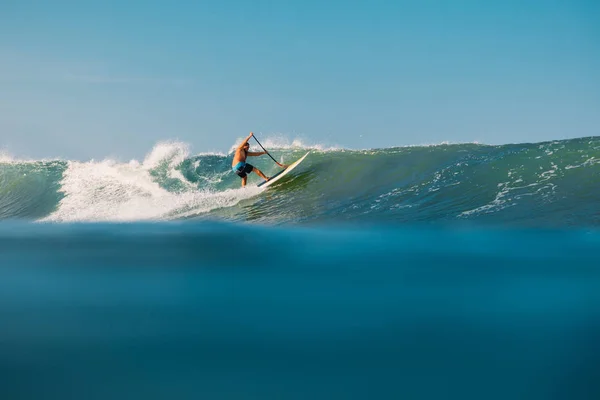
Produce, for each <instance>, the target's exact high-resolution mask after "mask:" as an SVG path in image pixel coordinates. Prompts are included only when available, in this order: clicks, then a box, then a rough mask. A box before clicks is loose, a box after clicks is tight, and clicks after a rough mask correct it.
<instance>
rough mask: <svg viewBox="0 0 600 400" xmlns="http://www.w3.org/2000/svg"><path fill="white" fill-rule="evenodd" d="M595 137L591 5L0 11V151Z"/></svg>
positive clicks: (81, 6)
mask: <svg viewBox="0 0 600 400" xmlns="http://www.w3.org/2000/svg"><path fill="white" fill-rule="evenodd" d="M250 130H253V131H254V132H256V133H257V134H260V135H261V136H260V137H266V136H270V135H273V134H276V133H281V134H284V135H285V136H287V137H288V138H289V139H294V138H296V137H300V138H304V139H305V140H306V141H308V142H311V143H322V144H328V145H334V144H335V145H340V146H344V147H348V148H373V147H389V146H398V145H408V144H422V143H439V142H442V141H451V142H465V141H468V142H471V141H479V142H483V143H491V144H496V143H507V142H523V141H527V142H532V141H541V140H547V139H560V138H569V137H579V136H588V135H600V1H597V0H587V1H585V0H564V1H556V0H543V1H530V0H520V1H513V0H503V1H493V0H489V1H483V0H481V1H461V0H453V1H450V0H449V1H429V0H415V1H402V0H394V1H379V0H370V1H351V0H348V1H337V0H332V1H315V0H302V1H297V0H286V1H283V0H281V1H261V0H247V1H235V0H218V1H215V0H213V1H187V2H183V1H176V0H171V1H166V0H165V1H150V0H148V1H103V2H100V1H95V2H87V1H69V2H64V1H60V0H57V1H38V2H32V1H27V0H5V1H2V2H0V148H4V149H8V150H9V152H10V153H12V154H13V155H17V156H29V157H54V156H60V157H65V158H77V159H86V158H90V157H93V158H103V157H105V156H113V157H119V158H123V159H128V158H132V157H136V158H139V157H143V155H144V154H145V153H147V152H148V151H149V150H150V149H151V148H152V146H153V145H154V144H155V143H156V142H158V141H161V140H170V139H178V140H180V141H183V142H186V143H189V144H190V145H191V147H192V151H193V152H203V151H215V150H216V151H227V150H228V149H229V148H230V146H231V145H232V144H233V142H234V141H235V140H236V139H237V138H240V137H242V136H245V135H246V134H247V133H248V132H249V131H250Z"/></svg>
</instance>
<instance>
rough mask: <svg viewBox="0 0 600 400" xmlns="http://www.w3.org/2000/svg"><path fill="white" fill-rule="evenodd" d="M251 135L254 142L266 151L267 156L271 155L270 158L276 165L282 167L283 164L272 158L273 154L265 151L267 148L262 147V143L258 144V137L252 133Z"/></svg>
mask: <svg viewBox="0 0 600 400" xmlns="http://www.w3.org/2000/svg"><path fill="white" fill-rule="evenodd" d="M252 137H253V138H254V140H256V143H258V145H259V146H260V147H261V148H262V149H263V150H264V151H265V153H267V155H268V156H269V157H271V160H273V161H275V164H277V165H279V166H280V167H282V168H283V166H282V165H281V164H279V163H278V162H277V160H276V159H274V158H273V156H272V155H271V154H269V152H268V151H267V149H265V148H264V147H263V145H262V144H260V142H259V141H258V139H257V138H256V136H254V135H252Z"/></svg>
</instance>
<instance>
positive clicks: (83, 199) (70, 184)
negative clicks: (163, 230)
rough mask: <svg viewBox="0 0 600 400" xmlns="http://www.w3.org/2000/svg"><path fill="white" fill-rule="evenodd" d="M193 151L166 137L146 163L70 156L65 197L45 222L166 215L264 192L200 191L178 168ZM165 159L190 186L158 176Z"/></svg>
mask: <svg viewBox="0 0 600 400" xmlns="http://www.w3.org/2000/svg"><path fill="white" fill-rule="evenodd" d="M188 155H189V151H188V147H187V145H185V144H182V143H177V142H163V143H159V144H157V145H156V146H155V147H154V149H153V150H152V151H151V152H150V153H149V154H148V155H147V156H146V157H145V159H144V161H143V162H141V163H140V162H138V161H136V160H131V161H130V162H128V163H119V162H116V161H114V160H103V161H99V162H96V161H89V162H78V161H70V162H69V164H68V168H67V170H66V171H65V173H64V176H63V180H62V182H61V185H62V186H61V191H62V192H63V193H64V194H65V197H64V198H63V199H62V200H61V202H60V204H59V207H58V209H57V210H56V211H55V212H54V213H52V214H51V215H49V216H48V217H46V218H44V219H42V220H41V221H44V222H45V221H57V222H62V221H137V220H165V219H172V218H176V217H181V216H182V215H188V216H189V215H196V214H199V213H202V212H207V211H210V210H213V209H215V208H220V207H228V206H232V205H235V204H236V203H238V202H239V201H240V200H242V199H246V198H249V197H252V196H254V195H256V194H258V193H260V191H261V189H259V188H255V187H247V188H245V189H241V188H240V189H230V190H225V191H222V192H211V191H198V190H197V189H196V188H195V186H193V185H192V184H191V183H189V182H187V181H186V180H185V179H184V178H183V176H182V175H181V173H180V172H179V171H177V170H175V167H176V166H177V165H179V164H180V163H181V162H182V161H183V160H185V159H186V158H187V157H188ZM164 163H167V165H168V167H167V168H168V175H169V177H174V178H177V179H180V180H181V181H182V182H185V183H186V185H187V186H188V190H187V191H184V192H182V193H171V192H169V191H167V190H165V189H164V188H162V187H160V186H159V184H158V183H156V182H155V181H154V180H153V177H152V175H151V174H150V171H151V170H152V169H154V168H157V167H159V166H161V165H162V164H164Z"/></svg>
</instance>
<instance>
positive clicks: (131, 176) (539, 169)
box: [0, 137, 600, 227]
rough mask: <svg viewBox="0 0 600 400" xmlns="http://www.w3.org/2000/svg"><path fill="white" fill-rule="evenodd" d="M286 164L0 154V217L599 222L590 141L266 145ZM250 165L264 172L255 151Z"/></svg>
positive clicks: (173, 153)
mask: <svg viewBox="0 0 600 400" xmlns="http://www.w3.org/2000/svg"><path fill="white" fill-rule="evenodd" d="M267 147H269V148H270V149H272V150H271V153H272V154H273V156H274V157H275V158H276V159H278V160H280V161H282V162H291V161H293V160H295V159H297V158H299V157H300V156H301V155H302V154H304V152H306V151H307V150H311V154H310V155H309V156H308V157H307V158H306V160H305V161H304V162H303V163H302V164H301V165H300V166H299V167H298V168H297V169H296V170H295V171H294V173H292V174H290V176H289V177H287V178H285V179H282V180H281V181H280V182H278V183H277V184H275V185H273V186H272V187H271V188H270V189H268V190H263V189H259V188H256V184H258V183H259V178H258V177H257V176H256V175H254V174H253V175H251V177H250V179H249V185H248V187H247V188H245V189H242V188H240V180H239V178H238V177H237V176H235V175H234V174H233V173H232V172H231V169H230V165H231V159H232V154H227V155H225V154H200V155H195V156H190V155H189V151H188V149H187V147H186V146H185V145H184V144H181V143H161V144H158V145H156V146H155V148H154V149H153V150H152V151H151V152H150V153H149V154H148V156H147V157H146V158H145V159H144V160H143V161H141V162H139V161H135V160H134V161H131V162H129V163H119V162H116V161H111V160H103V161H99V162H97V161H89V162H78V161H60V160H57V161H26V162H24V161H18V160H11V159H4V160H0V218H1V219H30V220H39V221H59V222H68V221H141V220H179V219H188V218H202V219H206V218H208V219H220V220H229V221H253V222H259V223H266V224H290V223H291V224H319V223H338V222H347V221H353V222H361V223H362V222H370V223H392V224H394V223H448V222H475V223H491V224H503V225H506V224H509V225H515V226H528V227H531V226H533V227H552V226H561V227H564V226H598V225H599V223H600V213H598V204H600V138H599V137H592V138H579V139H571V140H563V141H553V142H544V143H527V144H512V145H501V146H489V145H479V144H448V145H446V144H443V145H435V146H414V147H400V148H388V149H375V150H360V151H354V150H343V149H332V150H323V149H319V148H306V147H303V146H301V145H294V146H287V147H285V146H279V147H277V146H275V147H274V146H268V145H267ZM250 162H251V163H252V164H253V165H255V166H257V167H258V168H260V169H261V170H263V171H264V172H265V173H267V174H274V173H276V172H277V170H278V168H277V166H275V165H274V164H273V162H272V161H271V160H270V159H269V158H268V157H266V156H263V157H260V158H253V159H251V160H250Z"/></svg>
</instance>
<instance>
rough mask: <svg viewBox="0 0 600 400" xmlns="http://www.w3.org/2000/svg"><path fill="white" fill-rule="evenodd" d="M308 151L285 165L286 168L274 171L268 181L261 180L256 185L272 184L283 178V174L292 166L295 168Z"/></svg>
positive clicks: (291, 168) (265, 185)
mask: <svg viewBox="0 0 600 400" xmlns="http://www.w3.org/2000/svg"><path fill="white" fill-rule="evenodd" d="M308 153H310V151H309V152H308ZM308 153H306V154H305V155H303V156H302V157H301V158H300V159H298V160H296V161H295V162H294V163H293V164H290V166H289V167H287V168H286V169H284V170H281V171H279V172H278V173H276V174H275V175H273V176H272V177H271V179H269V180H268V181H262V182H261V183H259V184H258V187H267V186H271V185H272V184H274V183H275V182H277V181H278V180H280V179H281V178H283V177H284V176H286V175H287V174H288V173H290V172H291V171H292V170H293V169H294V168H296V167H297V166H298V164H300V163H301V162H302V160H304V159H305V158H306V156H307V155H308Z"/></svg>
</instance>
